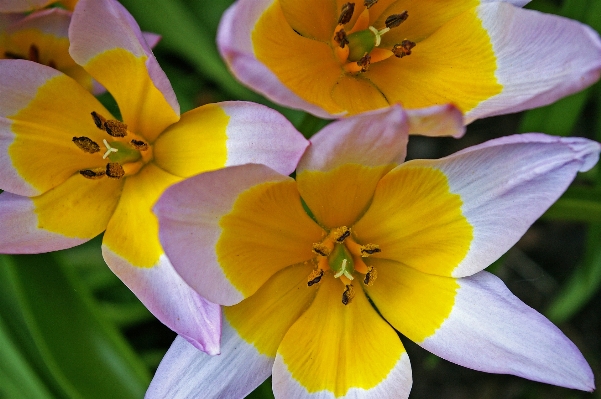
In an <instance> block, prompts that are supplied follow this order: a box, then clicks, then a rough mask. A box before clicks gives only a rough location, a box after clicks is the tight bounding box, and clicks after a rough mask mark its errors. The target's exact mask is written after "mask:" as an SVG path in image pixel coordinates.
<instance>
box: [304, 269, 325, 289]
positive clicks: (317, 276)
mask: <svg viewBox="0 0 601 399" xmlns="http://www.w3.org/2000/svg"><path fill="white" fill-rule="evenodd" d="M322 277H323V270H321V269H315V270H313V271H312V272H311V274H309V279H308V280H309V281H308V282H307V285H308V286H309V287H311V286H312V285H313V284H317V283H319V282H320V281H321V278H322Z"/></svg>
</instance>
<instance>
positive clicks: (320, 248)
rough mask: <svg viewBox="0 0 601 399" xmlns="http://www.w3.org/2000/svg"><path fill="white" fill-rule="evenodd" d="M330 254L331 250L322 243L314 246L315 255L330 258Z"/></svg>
mask: <svg viewBox="0 0 601 399" xmlns="http://www.w3.org/2000/svg"><path fill="white" fill-rule="evenodd" d="M330 252H331V251H330V248H328V247H327V246H326V245H324V244H322V243H319V242H318V243H314V244H313V253H314V254H315V255H321V256H330Z"/></svg>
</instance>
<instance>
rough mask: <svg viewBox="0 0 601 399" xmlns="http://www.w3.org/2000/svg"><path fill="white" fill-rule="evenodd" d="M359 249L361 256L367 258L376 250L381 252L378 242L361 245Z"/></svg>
mask: <svg viewBox="0 0 601 399" xmlns="http://www.w3.org/2000/svg"><path fill="white" fill-rule="evenodd" d="M359 251H361V257H362V258H367V257H368V256H369V255H373V254H376V253H378V252H382V250H381V249H380V246H379V245H378V244H367V245H362V246H361V249H360V250H359Z"/></svg>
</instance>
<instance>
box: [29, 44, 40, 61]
mask: <svg viewBox="0 0 601 399" xmlns="http://www.w3.org/2000/svg"><path fill="white" fill-rule="evenodd" d="M28 56H29V58H28V60H29V61H33V62H37V63H39V62H40V49H38V46H36V45H35V44H32V45H31V46H29V54H28Z"/></svg>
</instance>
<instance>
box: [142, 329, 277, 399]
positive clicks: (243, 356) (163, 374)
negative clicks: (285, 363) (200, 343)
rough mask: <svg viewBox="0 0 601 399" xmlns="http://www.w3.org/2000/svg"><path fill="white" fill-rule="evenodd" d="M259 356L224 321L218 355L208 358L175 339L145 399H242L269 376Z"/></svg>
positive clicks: (268, 367)
mask: <svg viewBox="0 0 601 399" xmlns="http://www.w3.org/2000/svg"><path fill="white" fill-rule="evenodd" d="M272 365H273V358H270V357H267V356H265V355H262V354H260V353H259V352H258V351H257V350H256V349H255V347H254V346H252V345H251V344H249V343H247V342H246V341H244V340H243V339H242V338H241V337H240V336H239V335H238V333H237V332H236V331H235V330H234V329H233V328H232V327H231V326H230V325H229V323H228V322H227V320H224V321H223V336H222V338H221V354H220V355H217V356H209V355H207V354H206V353H203V352H200V351H199V350H197V349H196V348H194V347H193V346H192V345H190V344H189V343H188V342H187V341H186V340H184V339H183V338H181V337H177V338H176V339H175V341H174V342H173V344H172V345H171V347H170V348H169V350H168V351H167V354H166V355H165V357H164V358H163V360H162V361H161V364H159V368H158V369H157V371H156V373H155V375H154V378H153V379H152V382H151V383H150V387H149V388H148V391H147V392H146V396H145V398H146V399H164V398H169V399H184V398H186V399H193V398H194V399H196V398H228V399H230V398H231V399H238V398H244V397H246V395H248V394H249V393H251V392H252V391H253V390H254V389H255V388H256V387H258V386H259V385H260V384H261V383H262V382H263V381H265V380H266V379H267V378H268V377H269V375H270V374H271V368H272Z"/></svg>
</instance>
